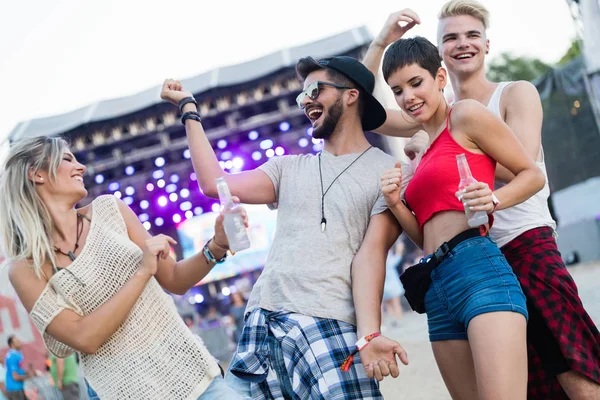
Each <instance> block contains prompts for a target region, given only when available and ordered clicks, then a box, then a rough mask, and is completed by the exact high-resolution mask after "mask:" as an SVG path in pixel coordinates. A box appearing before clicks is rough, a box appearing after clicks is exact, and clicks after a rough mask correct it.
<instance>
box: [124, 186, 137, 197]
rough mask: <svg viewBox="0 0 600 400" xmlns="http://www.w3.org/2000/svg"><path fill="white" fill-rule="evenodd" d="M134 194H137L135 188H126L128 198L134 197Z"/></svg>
mask: <svg viewBox="0 0 600 400" xmlns="http://www.w3.org/2000/svg"><path fill="white" fill-rule="evenodd" d="M134 193H135V189H134V188H133V186H127V187H126V188H125V194H126V195H127V196H133V194H134Z"/></svg>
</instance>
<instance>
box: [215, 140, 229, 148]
mask: <svg viewBox="0 0 600 400" xmlns="http://www.w3.org/2000/svg"><path fill="white" fill-rule="evenodd" d="M217 147H218V148H220V149H224V148H225V147H227V140H225V139H221V140H219V141H218V142H217Z"/></svg>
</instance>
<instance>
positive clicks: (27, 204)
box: [0, 137, 69, 277]
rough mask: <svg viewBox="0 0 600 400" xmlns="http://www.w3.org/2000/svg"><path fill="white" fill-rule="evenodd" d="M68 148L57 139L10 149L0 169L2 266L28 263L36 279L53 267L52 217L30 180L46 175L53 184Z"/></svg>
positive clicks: (41, 139)
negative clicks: (43, 172) (43, 269)
mask: <svg viewBox="0 0 600 400" xmlns="http://www.w3.org/2000/svg"><path fill="white" fill-rule="evenodd" d="M68 147H69V145H68V143H67V142H66V141H65V140H64V139H62V138H59V137H36V138H31V139H24V140H20V141H18V142H15V143H14V144H13V145H12V146H11V148H10V150H9V153H8V156H7V157H6V160H5V162H4V165H3V166H2V169H0V204H1V206H0V238H1V243H2V252H3V253H4V256H5V257H6V260H5V261H4V264H5V265H6V264H9V263H11V262H14V261H27V262H29V263H31V266H32V267H33V269H34V272H35V274H36V275H37V276H38V277H41V276H42V275H44V273H43V271H42V266H43V265H44V264H46V263H48V262H49V263H50V264H51V265H52V267H53V268H55V267H56V263H55V256H54V248H53V246H52V243H51V242H50V236H49V234H50V232H52V229H53V221H52V217H51V216H50V213H49V211H48V208H47V207H46V205H45V204H44V202H43V201H42V199H41V198H40V196H39V194H38V192H37V190H36V183H35V182H33V180H32V179H31V178H30V177H33V176H34V175H35V174H36V173H37V172H38V171H46V172H48V179H50V181H54V180H55V179H56V171H57V169H58V166H59V164H60V163H61V160H62V158H63V155H64V152H65V150H67V149H68Z"/></svg>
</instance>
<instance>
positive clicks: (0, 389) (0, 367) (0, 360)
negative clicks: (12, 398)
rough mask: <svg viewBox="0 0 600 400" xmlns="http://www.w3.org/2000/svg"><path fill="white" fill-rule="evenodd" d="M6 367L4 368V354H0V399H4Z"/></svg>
mask: <svg viewBox="0 0 600 400" xmlns="http://www.w3.org/2000/svg"><path fill="white" fill-rule="evenodd" d="M5 381H6V368H4V356H3V355H0V400H6V384H5Z"/></svg>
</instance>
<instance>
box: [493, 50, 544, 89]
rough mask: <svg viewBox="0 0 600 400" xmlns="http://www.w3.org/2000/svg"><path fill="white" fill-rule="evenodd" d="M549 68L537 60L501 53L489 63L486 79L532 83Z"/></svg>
mask: <svg viewBox="0 0 600 400" xmlns="http://www.w3.org/2000/svg"><path fill="white" fill-rule="evenodd" d="M551 68H552V67H551V66H550V65H548V64H546V63H545V62H543V61H541V60H539V59H537V58H531V57H517V56H513V55H512V54H510V53H502V54H500V56H498V57H496V58H494V59H492V61H491V62H490V63H489V65H488V71H487V77H488V79H489V80H491V81H494V82H500V81H520V80H523V81H532V80H534V79H535V78H538V77H539V76H541V75H543V74H544V73H546V72H547V71H549V70H550V69H551Z"/></svg>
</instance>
